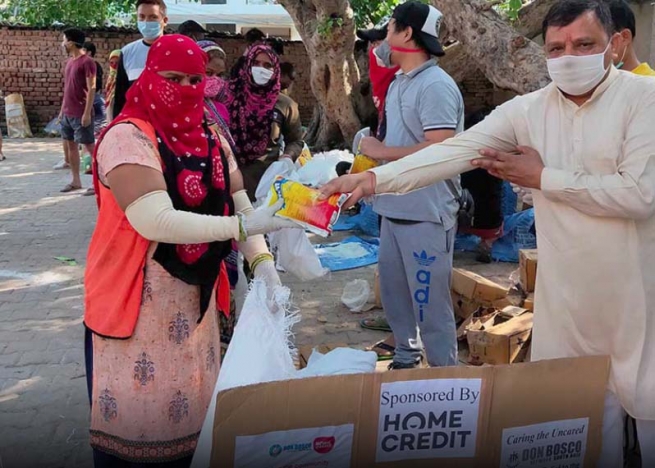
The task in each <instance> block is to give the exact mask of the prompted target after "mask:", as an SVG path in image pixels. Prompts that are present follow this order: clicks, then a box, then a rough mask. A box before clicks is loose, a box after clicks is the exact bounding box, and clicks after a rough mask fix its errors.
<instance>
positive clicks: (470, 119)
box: [464, 108, 491, 130]
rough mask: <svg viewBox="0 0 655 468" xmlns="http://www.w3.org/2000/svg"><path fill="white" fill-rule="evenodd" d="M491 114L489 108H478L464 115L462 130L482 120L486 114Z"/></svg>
mask: <svg viewBox="0 0 655 468" xmlns="http://www.w3.org/2000/svg"><path fill="white" fill-rule="evenodd" d="M489 114H491V109H487V108H484V109H480V110H478V111H475V112H473V113H471V114H469V115H467V116H466V118H465V119H464V130H468V129H469V128H471V127H474V126H475V125H477V124H479V123H480V122H482V121H483V120H484V119H485V118H487V116H488V115H489Z"/></svg>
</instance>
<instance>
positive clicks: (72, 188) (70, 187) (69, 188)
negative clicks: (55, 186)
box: [60, 184, 82, 193]
mask: <svg viewBox="0 0 655 468" xmlns="http://www.w3.org/2000/svg"><path fill="white" fill-rule="evenodd" d="M81 189H82V186H81V185H80V186H76V185H73V184H68V185H67V186H66V187H64V188H63V189H61V190H60V193H69V192H74V191H75V190H81Z"/></svg>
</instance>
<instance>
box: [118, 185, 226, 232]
mask: <svg viewBox="0 0 655 468" xmlns="http://www.w3.org/2000/svg"><path fill="white" fill-rule="evenodd" d="M125 215H126V216H127V220H128V221H129V222H130V224H131V225H132V227H133V228H134V229H135V230H136V232H138V233H139V234H141V235H142V236H143V237H145V238H146V239H148V240H149V241H153V242H165V243H167V244H200V243H204V242H216V241H227V240H231V239H238V238H239V219H238V218H237V217H236V216H208V215H201V214H197V213H188V212H186V211H179V210H176V209H175V208H173V202H172V201H171V198H170V196H169V195H168V193H167V192H165V191H163V190H159V191H156V192H150V193H148V194H146V195H144V196H142V197H141V198H139V199H138V200H136V201H134V202H133V203H132V204H131V205H130V206H128V207H127V209H126V210H125Z"/></svg>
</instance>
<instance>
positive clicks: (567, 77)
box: [546, 42, 611, 96]
mask: <svg viewBox="0 0 655 468" xmlns="http://www.w3.org/2000/svg"><path fill="white" fill-rule="evenodd" d="M610 45H611V42H610V43H609V44H607V47H606V48H605V51H604V52H602V53H600V54H594V55H565V56H563V57H559V58H555V59H548V60H547V62H546V63H547V65H548V74H549V75H550V79H551V80H553V82H554V83H555V85H557V87H558V88H559V89H561V90H562V91H563V92H565V93H566V94H569V95H571V96H582V95H584V94H587V93H588V92H589V91H591V90H592V89H594V88H595V87H596V86H598V83H600V82H601V81H603V78H604V77H605V74H606V73H607V68H605V54H606V53H607V50H608V49H609V48H610Z"/></svg>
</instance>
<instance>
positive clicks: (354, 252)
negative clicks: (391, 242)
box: [314, 236, 380, 271]
mask: <svg viewBox="0 0 655 468" xmlns="http://www.w3.org/2000/svg"><path fill="white" fill-rule="evenodd" d="M314 249H315V250H316V253H317V254H318V258H319V259H320V260H321V265H323V268H328V269H329V270H330V271H343V270H352V269H355V268H361V267H365V266H369V265H374V264H376V263H377V262H378V251H379V249H380V241H379V240H378V239H369V240H366V239H362V238H360V237H357V236H353V237H348V238H347V239H344V240H343V241H341V242H336V243H333V244H320V245H316V246H314Z"/></svg>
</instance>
